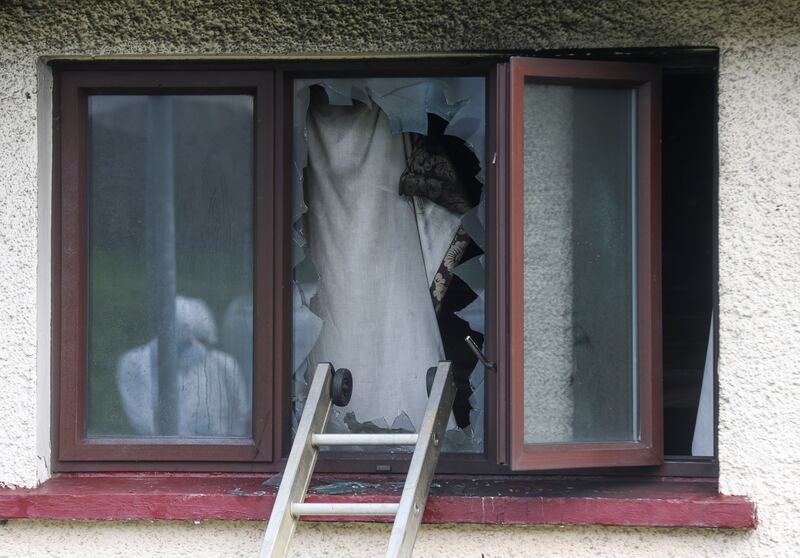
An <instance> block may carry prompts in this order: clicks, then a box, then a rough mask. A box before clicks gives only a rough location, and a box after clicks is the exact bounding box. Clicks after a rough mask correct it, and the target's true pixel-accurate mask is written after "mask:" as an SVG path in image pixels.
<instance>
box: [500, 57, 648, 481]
mask: <svg viewBox="0 0 800 558" xmlns="http://www.w3.org/2000/svg"><path fill="white" fill-rule="evenodd" d="M660 85H661V84H660V72H659V69H658V68H657V67H652V66H644V65H632V64H614V63H598V62H584V61H560V60H558V61H554V60H531V59H514V60H512V62H511V115H512V116H511V142H512V144H511V145H512V147H511V208H512V209H511V238H512V241H511V262H512V263H511V265H512V271H511V304H510V305H509V309H510V312H511V324H512V325H511V337H512V338H511V371H512V372H511V455H512V462H511V465H512V468H514V469H531V468H540V469H553V468H563V467H581V466H583V467H585V466H602V465H653V464H657V463H659V462H660V460H661V459H662V455H663V448H662V442H661V413H662V412H661V346H660V344H661V334H660V333H661V332H660V329H661V324H660V289H659V278H660V250H659V215H660V208H659V206H660V199H659V193H660V191H659V180H660V176H659V171H660V167H659V156H660V153H659V141H658V138H659V137H660V127H659V118H660V114H661V112H660V106H659V102H660Z"/></svg>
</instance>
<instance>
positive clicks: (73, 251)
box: [52, 69, 280, 471]
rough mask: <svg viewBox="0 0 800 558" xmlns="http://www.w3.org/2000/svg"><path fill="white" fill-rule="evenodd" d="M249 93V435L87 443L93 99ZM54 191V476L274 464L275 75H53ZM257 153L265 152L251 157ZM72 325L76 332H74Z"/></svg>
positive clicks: (203, 72)
mask: <svg viewBox="0 0 800 558" xmlns="http://www.w3.org/2000/svg"><path fill="white" fill-rule="evenodd" d="M111 93H118V94H125V93H137V94H153V95H157V94H177V93H183V94H201V93H207V94H208V93H210V94H214V93H217V94H219V93H245V94H250V95H252V96H253V99H254V108H255V110H254V182H253V212H254V219H253V223H254V229H253V237H254V238H253V240H254V242H253V244H254V248H253V285H254V287H253V296H254V316H253V330H254V341H257V342H255V343H254V355H253V359H254V361H253V368H254V370H257V371H258V373H257V374H254V378H253V416H252V436H251V437H250V438H245V439H242V438H224V437H220V438H206V437H204V438H169V439H164V438H157V437H136V438H126V437H110V436H108V437H106V436H104V437H91V438H90V437H87V436H86V434H85V432H86V397H87V383H86V380H87V374H86V366H87V365H86V362H87V358H86V357H87V338H86V324H87V310H86V306H87V295H86V279H87V277H86V275H87V273H86V263H87V259H86V240H87V231H86V227H87V222H86V211H87V203H86V201H87V200H86V197H87V192H86V181H85V169H84V165H85V155H86V154H85V141H86V120H87V118H86V117H87V98H88V95H90V94H111ZM56 95H57V96H56V100H55V103H54V106H55V109H56V115H55V119H54V122H55V127H54V138H55V156H54V181H53V183H54V185H53V248H52V254H53V318H52V328H53V348H52V355H53V357H52V358H53V361H52V367H53V371H54V374H53V407H54V408H53V416H54V417H56V420H57V424H56V425H55V427H54V428H53V437H54V440H53V448H54V450H53V451H54V456H53V457H54V459H53V462H54V470H58V471H69V470H131V469H138V470H153V469H169V470H217V469H219V465H218V464H219V463H226V464H227V465H226V466H225V467H226V468H234V469H235V468H237V467H236V463H237V462H238V463H242V464H246V467H248V468H249V467H251V466H252V464H253V463H258V462H268V461H271V460H272V456H273V446H272V440H273V438H274V436H275V432H274V431H273V429H274V428H275V421H274V419H273V414H274V412H275V409H274V408H273V405H272V403H271V399H272V396H273V393H275V389H274V386H273V373H272V371H273V370H274V369H275V366H274V362H275V360H274V359H275V350H274V349H275V348H274V346H273V342H272V329H273V324H274V323H275V321H276V320H275V316H274V306H275V304H274V300H273V297H274V296H275V289H274V281H275V273H274V270H275V266H276V263H275V261H274V246H273V239H275V238H279V235H277V236H276V234H275V233H276V232H277V231H276V230H275V229H276V227H277V226H278V223H279V222H280V220H279V219H277V218H276V216H275V215H274V214H273V211H274V207H275V203H274V189H273V188H272V181H273V170H274V168H273V167H274V158H273V155H272V154H273V151H274V143H273V134H272V130H273V75H272V73H271V72H265V71H252V70H234V71H221V72H220V71H207V70H196V69H195V70H189V71H181V72H173V71H144V70H135V69H132V70H126V71H103V70H86V69H84V70H77V71H63V72H58V73H57V74H56ZM255 153H264V155H263V156H260V157H256V156H255ZM76 324H77V327H76Z"/></svg>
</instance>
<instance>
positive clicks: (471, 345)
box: [464, 335, 497, 370]
mask: <svg viewBox="0 0 800 558" xmlns="http://www.w3.org/2000/svg"><path fill="white" fill-rule="evenodd" d="M464 341H466V343H467V346H468V347H469V348H470V350H471V351H472V352H473V353H475V356H476V357H478V360H479V361H481V364H483V367H484V368H489V369H491V370H494V369H495V368H497V365H496V364H495V363H494V362H489V359H487V358H486V355H485V354H483V351H481V349H480V347H478V344H477V343H475V341H474V340H473V339H472V337H470V336H469V335H467V336H466V337H465V338H464Z"/></svg>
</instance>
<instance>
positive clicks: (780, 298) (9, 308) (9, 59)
mask: <svg viewBox="0 0 800 558" xmlns="http://www.w3.org/2000/svg"><path fill="white" fill-rule="evenodd" d="M215 4H216V3H215ZM215 4H210V3H203V2H170V3H161V2H153V1H151V2H134V1H128V2H117V3H114V4H113V5H112V4H111V3H101V2H79V1H74V2H66V1H63V2H46V1H39V2H33V1H31V2H15V1H13V0H12V1H8V0H6V1H5V2H3V3H2V4H1V5H0V177H2V189H0V382H2V385H3V389H2V390H0V481H2V482H3V483H5V484H8V485H33V484H35V483H36V481H37V473H36V472H37V466H38V463H37V462H38V459H39V458H38V456H37V445H36V444H37V441H36V432H37V421H38V420H40V417H41V416H42V415H41V414H37V413H41V410H37V403H36V401H37V394H41V393H42V390H45V394H46V382H44V381H42V382H39V384H38V385H37V350H39V353H38V354H39V355H40V356H39V357H38V358H39V360H40V361H41V360H42V359H43V358H45V361H44V362H40V363H39V366H40V368H41V369H43V370H45V372H46V366H47V363H46V356H45V357H42V355H47V351H46V347H45V350H41V345H40V344H41V343H45V344H46V343H48V339H47V336H46V335H42V336H40V337H37V331H45V332H46V331H47V324H46V323H44V324H42V323H39V324H37V309H38V307H37V304H39V305H41V304H42V301H41V300H38V301H37V254H38V251H39V250H41V249H47V242H46V239H40V238H38V230H39V228H38V227H37V196H38V195H39V194H40V192H38V186H37V176H38V175H37V173H42V172H46V171H45V170H43V169H42V167H45V168H46V166H47V165H46V164H44V165H43V164H42V163H46V161H44V160H42V161H40V160H39V157H38V156H37V95H38V94H39V92H38V91H37V78H36V76H37V61H38V60H39V59H40V57H42V56H50V55H56V56H58V55H74V54H80V55H112V54H116V55H134V56H145V55H156V54H177V55H186V54H196V55H215V54H242V55H275V54H283V53H301V54H302V53H306V54H313V53H322V52H341V53H368V52H419V51H428V52H431V51H437V52H444V51H453V50H482V49H498V50H503V49H538V48H567V47H610V46H617V47H619V46H626V47H632V46H674V45H706V46H718V47H720V49H721V65H720V83H719V85H720V93H719V104H720V193H719V198H720V232H719V243H720V339H719V342H720V360H719V364H720V366H719V375H720V417H719V423H720V424H719V453H720V460H721V476H720V483H721V489H722V491H723V492H725V493H733V494H746V495H749V496H751V497H752V498H753V499H754V500H755V501H756V502H757V505H758V508H759V517H760V522H761V523H760V526H759V527H758V529H756V530H755V531H754V532H746V533H722V532H714V531H685V530H675V531H667V530H636V529H612V528H565V529H551V528H536V527H531V528H508V527H507V528H475V527H468V526H449V527H448V526H445V527H426V528H425V529H423V531H422V535H421V539H420V541H419V543H418V546H417V550H418V552H417V555H418V556H440V555H449V554H452V553H453V552H458V553H459V554H465V555H469V556H479V555H480V554H481V553H484V555H486V556H527V555H537V554H539V555H550V556H621V555H630V556H640V555H653V556H667V555H668V556H689V555H691V556H721V555H728V556H731V555H737V556H755V555H759V556H789V555H793V554H794V553H795V552H796V551H795V550H794V549H796V548H798V547H800V522H798V517H800V503H799V502H800V482H798V481H797V479H798V478H800V465H798V458H797V451H798V449H799V448H800V432H798V428H797V425H798V424H800V405H798V403H797V402H798V401H800V374H799V373H798V372H799V371H800V370H799V369H800V366H798V364H800V360H799V359H800V357H799V356H798V354H799V353H798V351H797V347H800V302H798V298H799V297H798V295H800V284H798V276H800V274H798V270H800V194H798V188H799V187H800V4H798V3H797V2H793V1H792V2H769V3H767V2H764V3H759V2H754V1H753V2H748V1H728V2H696V1H694V0H687V1H682V2H670V1H665V2H660V3H651V2H648V1H646V0H640V1H629V2H625V1H622V0H618V1H592V2H571V1H568V0H561V1H558V0H553V1H547V2H544V1H542V2H530V1H529V2H525V1H511V2H502V3H500V2H498V3H492V2H488V1H485V0H484V1H480V0H479V1H474V2H454V1H450V2H428V3H422V2H413V1H408V0H405V1H403V0H400V1H397V2H392V3H386V4H384V3H383V2H380V1H378V0H373V1H369V2H354V3H351V2H347V1H344V0H343V1H341V2H336V3H323V2H295V3H291V4H289V3H282V2H274V3H273V2H258V1H251V2H248V1H238V2H236V1H234V2H227V3H225V4H224V5H222V6H221V7H219V8H216V7H214V6H215ZM44 183H46V181H44ZM46 194H47V192H43V193H42V197H41V198H38V199H39V200H40V203H45V202H46V200H47V195H46ZM42 200H43V201H42ZM44 279H46V278H44ZM45 284H46V282H45ZM37 328H38V329H37ZM37 344H38V348H37ZM37 390H38V391H37ZM260 530H261V525H253V524H226V523H208V524H202V525H198V526H195V525H191V524H180V523H177V524H176V523H124V524H113V523H112V524H95V523H42V522H24V521H17V522H9V523H8V524H7V525H4V526H0V556H19V555H26V556H31V557H34V556H86V555H98V554H99V555H105V556H130V555H133V554H136V555H138V556H157V555H158V556H164V555H170V556H176V557H178V556H192V555H203V556H223V555H224V556H231V555H242V556H246V555H254V553H255V550H256V548H257V545H258V538H259V534H260ZM338 535H342V536H341V538H338ZM385 535H386V531H385V529H384V528H383V527H381V526H361V527H356V526H354V525H350V526H346V527H342V526H337V525H326V526H321V525H307V526H304V527H302V529H301V530H300V534H299V537H298V539H297V544H296V547H295V548H298V549H303V552H302V555H306V556H324V555H336V556H339V555H343V554H344V555H352V556H360V555H367V554H370V555H372V554H375V553H376V552H375V550H374V549H375V546H374V545H375V544H378V543H382V542H383V541H384V540H385V539H384V536H385ZM332 541H336V542H335V543H333V544H332ZM359 553H361V554H359Z"/></svg>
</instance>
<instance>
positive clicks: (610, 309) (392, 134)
mask: <svg viewBox="0 0 800 558" xmlns="http://www.w3.org/2000/svg"><path fill="white" fill-rule="evenodd" d="M661 75H662V69H661V67H659V66H657V65H646V64H622V63H611V62H602V63H601V62H595V61H592V62H577V61H563V60H544V59H529V58H528V59H523V58H513V59H510V60H509V59H508V58H497V59H485V60H479V61H463V60H449V61H447V63H446V64H445V63H443V61H425V62H420V63H416V62H415V63H414V64H413V65H411V64H408V63H405V62H402V61H386V62H385V64H383V65H381V66H380V67H377V64H368V65H364V64H360V63H352V64H351V63H322V62H319V63H282V64H269V65H266V64H261V63H259V64H249V65H248V64H236V65H229V66H224V67H219V66H217V67H214V68H212V67H211V66H210V65H206V66H205V67H204V66H202V65H163V64H161V65H159V64H154V65H152V66H147V67H145V66H142V65H138V66H137V65H133V66H131V65H119V64H117V65H115V66H112V67H110V68H106V67H99V66H97V65H86V64H84V65H80V66H77V67H76V66H67V65H65V66H63V67H60V68H59V69H58V73H57V109H58V110H57V112H58V114H57V119H56V137H57V146H56V149H57V156H56V172H55V179H56V189H55V192H56V195H55V196H54V202H55V208H56V209H55V211H54V219H55V223H54V269H55V270H56V278H55V279H56V281H54V285H55V288H54V294H53V296H54V305H53V307H54V309H55V316H54V336H53V338H54V364H55V366H54V395H55V396H56V397H55V401H54V406H55V408H54V414H53V416H54V417H57V427H56V428H55V430H54V446H53V447H54V448H55V450H54V451H55V452H56V456H55V458H56V459H54V463H55V468H56V470H61V471H70V470H189V471H194V470H197V471H226V470H244V471H250V470H259V471H277V470H280V469H281V468H282V460H283V459H285V457H286V455H287V454H288V451H289V448H290V444H291V438H292V432H293V427H294V425H295V424H296V421H297V419H298V418H299V414H300V413H301V412H302V408H303V403H304V396H305V391H304V390H305V389H306V379H307V375H308V374H310V371H311V370H313V368H314V364H315V363H316V362H320V361H328V360H330V361H332V362H333V364H334V366H336V367H347V368H350V369H351V370H352V371H353V373H354V378H355V386H354V399H353V401H352V402H351V404H350V405H349V406H348V407H347V408H344V409H340V410H337V414H336V415H335V417H334V420H333V421H332V425H331V427H332V428H334V429H339V430H342V431H384V430H385V431H413V430H415V428H416V427H415V420H416V415H417V414H418V411H419V409H420V408H421V407H422V406H424V404H425V401H426V394H425V382H424V377H425V371H426V370H427V367H428V366H432V365H434V364H435V362H436V361H437V360H439V359H442V358H446V359H449V360H452V361H453V362H454V364H455V370H456V377H457V383H458V388H459V391H458V396H457V401H456V404H455V405H454V412H453V417H452V419H451V424H450V425H449V427H448V436H447V438H446V441H445V444H446V445H445V452H446V453H443V457H442V460H441V461H440V471H442V472H450V473H464V472H468V473H473V474H480V473H486V474H491V473H511V472H517V471H534V470H563V469H566V468H569V469H579V468H584V467H593V468H598V467H618V466H628V467H630V466H652V465H656V464H658V463H661V462H662V461H663V458H664V448H663V443H662V441H661V440H662V439H666V440H668V441H670V442H669V443H670V444H672V442H671V440H675V443H674V444H673V445H672V446H670V445H668V447H667V453H669V451H670V448H671V447H678V446H681V445H683V446H685V440H686V436H685V435H684V434H680V435H676V434H675V432H674V431H677V428H675V429H673V428H672V425H675V424H678V423H679V421H678V420H676V419H674V418H670V419H669V420H666V421H665V419H664V417H665V416H670V415H669V414H668V412H669V411H670V410H671V409H672V408H673V401H672V399H670V400H669V401H667V400H665V395H663V394H668V395H670V397H671V396H672V394H673V392H672V391H670V389H671V388H670V384H669V379H670V378H671V376H670V375H669V374H667V372H666V371H665V375H664V378H663V380H662V377H661V369H662V355H661V339H662V335H661V330H662V320H661V316H660V295H661V291H662V289H663V290H664V291H665V292H666V291H667V289H668V287H670V285H667V284H666V283H665V281H666V279H665V276H662V273H661V272H660V254H661V247H660V242H661V237H660V232H661V227H660V220H661V217H662V208H661V197H660V191H659V182H660V179H661V172H660V168H659V160H660V158H661V148H660V145H659V137H660V132H659V123H660V119H661V114H662V108H661V104H660V98H659V91H660V78H661ZM670 80H671V78H670ZM670 80H666V79H665V88H666V83H668V82H669V83H672V81H670ZM690 97H691V98H692V99H694V98H696V96H692V95H691V94H688V95H687V98H690ZM667 105H668V104H667V103H665V107H666V106H667ZM669 106H672V105H669ZM685 108H686V105H685V104H683V105H682V104H677V105H675V107H674V108H671V109H670V110H674V111H675V113H677V112H680V111H682V110H684V109H685ZM665 110H666V109H665ZM698 122H700V121H699V120H698ZM702 122H703V125H705V124H707V121H702ZM695 132H696V128H691V126H690V127H689V128H687V129H686V130H684V131H682V132H681V133H680V134H679V136H680V137H679V138H678V139H671V140H670V143H669V145H670V146H675V145H676V144H678V143H680V142H681V141H682V140H681V137H685V136H688V135H692V134H694V133H695ZM709 138H713V133H710V134H709V135H708V136H707V139H709ZM706 143H708V142H706ZM679 151H680V150H679V149H673V148H672V147H670V149H668V148H667V146H666V144H665V147H664V153H665V155H664V156H665V158H666V157H667V155H669V156H674V155H675V153H677V152H679ZM690 156H691V155H690ZM704 180H705V182H704V184H705V185H704V186H703V188H705V189H706V190H707V191H709V192H712V191H713V190H712V187H711V186H710V184H712V183H713V179H711V178H710V177H705V178H704ZM712 197H713V196H712ZM704 199H705V198H704ZM709 200H711V198H709ZM704 203H705V202H704ZM708 205H709V206H713V203H712V202H711V201H708ZM664 212H666V208H665V209H664ZM675 220H676V221H677V220H678V217H677V216H676V217H675ZM701 221H703V219H699V220H698V221H697V222H698V223H700V222H701ZM706 221H707V219H706ZM670 226H671V227H672V226H674V224H672V225H670ZM670 230H673V229H670ZM665 238H672V237H671V236H670V235H669V234H667V233H665ZM712 238H713V235H712V234H710V233H709V234H708V238H707V240H704V241H703V242H706V243H707V244H708V246H709V250H711V241H712ZM674 253H675V254H676V258H677V261H678V262H679V264H678V265H679V266H680V265H683V264H681V263H680V262H683V261H684V256H683V255H682V249H681V248H676V250H675V252H674ZM671 263H674V262H672V261H671ZM665 266H666V264H665ZM710 267H713V266H710ZM673 269H674V267H673ZM703 285H704V286H705V287H706V288H708V291H709V292H712V291H713V287H712V285H713V281H712V280H711V277H710V276H709V277H707V278H706V282H705V283H703ZM704 300H705V299H704ZM711 306H712V305H711V301H710V300H708V309H709V310H710V308H711ZM704 308H705V306H704ZM704 311H705V310H704ZM670 331H671V330H670ZM467 335H469V336H470V337H471V338H472V339H473V340H474V341H475V343H476V345H477V347H478V348H479V351H478V352H480V353H483V355H481V356H485V357H486V359H488V361H489V362H490V363H491V366H490V367H487V368H484V366H483V365H482V364H481V361H480V360H479V355H478V354H476V353H475V352H473V351H472V350H470V348H469V347H468V346H467V345H466V343H464V338H465V337H466V336H467ZM670 335H672V334H671V333H669V332H667V331H665V332H664V346H665V347H667V346H671V345H670V340H671V339H672V338H671V337H670ZM666 358H667V357H666V356H665V359H666ZM428 363H429V364H428ZM159 371H165V372H164V373H160V372H159ZM697 385H699V382H698V381H697V376H696V374H695V376H693V380H692V386H691V390H690V391H692V395H691V397H689V399H692V400H693V401H694V402H693V403H691V404H690V406H691V405H694V409H695V411H694V412H695V413H696V409H697V403H696V400H697V398H696V397H695V395H697V394H695V393H694V392H695V391H697V392H699V389H695V386H697ZM662 391H663V394H662ZM681 393H684V392H683V391H682V392H681ZM662 407H663V408H664V409H667V411H664V410H662ZM688 414H691V412H689V413H686V414H683V415H681V419H680V424H681V425H682V427H685V426H686V425H688V424H689V423H690V422H692V423H693V419H687V418H686V417H687V415H688ZM673 430H674V431H673ZM681 451H684V450H681ZM681 455H688V454H686V453H682V454H681ZM407 460H408V456H407V455H404V454H403V453H402V452H401V453H385V452H367V451H356V452H338V453H334V452H328V453H326V455H325V456H324V458H323V459H321V463H320V465H319V466H318V470H321V471H325V470H327V471H338V472H375V471H379V472H400V471H402V470H403V469H404V467H405V466H406V464H407ZM683 461H686V460H685V459H684V460H683ZM643 470H644V469H638V471H643ZM684 474H686V473H685V472H684ZM689 474H691V473H689Z"/></svg>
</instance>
